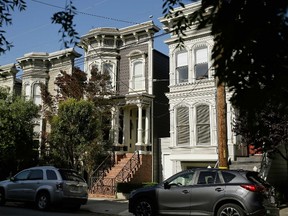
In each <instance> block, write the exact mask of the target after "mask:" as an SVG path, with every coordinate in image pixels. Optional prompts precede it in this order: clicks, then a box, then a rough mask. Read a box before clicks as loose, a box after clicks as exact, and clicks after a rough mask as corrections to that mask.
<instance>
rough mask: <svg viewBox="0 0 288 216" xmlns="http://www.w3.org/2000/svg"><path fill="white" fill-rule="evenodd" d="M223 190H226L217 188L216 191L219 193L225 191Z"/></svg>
mask: <svg viewBox="0 0 288 216" xmlns="http://www.w3.org/2000/svg"><path fill="white" fill-rule="evenodd" d="M223 190H224V189H223V188H216V189H215V191H218V192H220V191H223Z"/></svg>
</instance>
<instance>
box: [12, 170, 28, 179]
mask: <svg viewBox="0 0 288 216" xmlns="http://www.w3.org/2000/svg"><path fill="white" fill-rule="evenodd" d="M29 173H30V171H29V170H25V171H23V172H20V173H19V174H17V175H16V176H15V177H14V178H15V180H16V181H18V180H27V179H28V175H29Z"/></svg>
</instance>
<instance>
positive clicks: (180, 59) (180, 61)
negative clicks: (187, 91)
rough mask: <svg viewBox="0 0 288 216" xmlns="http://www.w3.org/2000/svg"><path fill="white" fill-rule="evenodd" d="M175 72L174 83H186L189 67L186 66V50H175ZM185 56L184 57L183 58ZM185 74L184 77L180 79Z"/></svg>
mask: <svg viewBox="0 0 288 216" xmlns="http://www.w3.org/2000/svg"><path fill="white" fill-rule="evenodd" d="M175 56H176V57H175V65H176V67H175V72H176V84H180V83H187V82H188V80H189V67H188V51H187V50H181V51H178V52H176V55H175ZM184 58H186V59H184ZM183 74H184V76H185V78H184V79H181V77H183Z"/></svg>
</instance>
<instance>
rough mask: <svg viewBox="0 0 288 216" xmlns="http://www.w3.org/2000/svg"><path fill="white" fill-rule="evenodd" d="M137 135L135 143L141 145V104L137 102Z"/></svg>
mask: <svg viewBox="0 0 288 216" xmlns="http://www.w3.org/2000/svg"><path fill="white" fill-rule="evenodd" d="M137 106H138V131H137V133H138V135H137V143H136V145H142V144H143V140H142V133H143V129H142V104H138V105H137Z"/></svg>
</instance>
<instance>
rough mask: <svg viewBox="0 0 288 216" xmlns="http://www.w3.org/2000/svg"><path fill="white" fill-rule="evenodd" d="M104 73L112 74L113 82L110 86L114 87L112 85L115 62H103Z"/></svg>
mask: <svg viewBox="0 0 288 216" xmlns="http://www.w3.org/2000/svg"><path fill="white" fill-rule="evenodd" d="M103 73H104V74H106V75H109V76H110V81H111V82H110V87H112V85H113V83H112V80H113V77H114V73H113V64H111V63H104V64H103ZM107 87H108V86H107Z"/></svg>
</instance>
